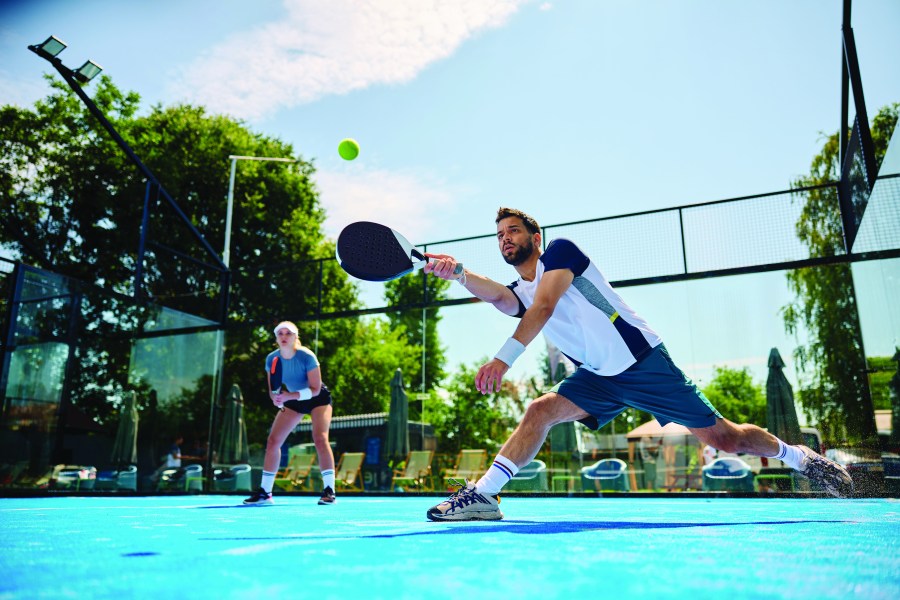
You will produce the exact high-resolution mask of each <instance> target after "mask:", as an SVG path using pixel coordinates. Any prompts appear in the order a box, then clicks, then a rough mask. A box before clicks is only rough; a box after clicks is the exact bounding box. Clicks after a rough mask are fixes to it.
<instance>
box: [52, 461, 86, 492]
mask: <svg viewBox="0 0 900 600" xmlns="http://www.w3.org/2000/svg"><path fill="white" fill-rule="evenodd" d="M96 482H97V469H96V467H90V466H80V465H56V466H55V467H54V468H53V474H52V475H51V476H50V483H51V487H54V488H56V489H75V490H78V491H83V490H93V489H94V484H95V483H96Z"/></svg>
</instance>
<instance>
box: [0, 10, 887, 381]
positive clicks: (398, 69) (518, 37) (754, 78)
mask: <svg viewBox="0 0 900 600" xmlns="http://www.w3.org/2000/svg"><path fill="white" fill-rule="evenodd" d="M841 4H842V3H841V1H840V0H791V1H790V2H784V1H782V0H759V1H755V2H737V1H722V0H694V1H686V0H685V1H680V2H675V1H662V0H658V1H649V0H648V1H634V2H610V1H606V0H580V1H577V0H576V1H557V2H542V1H519V0H452V1H451V0H447V1H441V2H438V1H432V2H426V1H424V0H394V1H362V0H357V1H351V0H329V1H328V2H321V1H315V0H283V1H281V2H275V1H265V2H255V3H250V2H246V1H245V0H191V1H190V2H184V1H175V0H156V1H154V2H150V1H137V0H135V1H130V2H121V1H113V0H80V1H79V2H71V1H66V0H37V1H25V0H20V1H6V2H4V3H2V5H0V56H2V58H3V60H2V61H0V104H20V105H29V104H31V103H32V102H33V101H34V100H36V99H38V98H41V97H43V96H44V95H46V93H47V87H46V85H45V83H44V81H43V79H42V78H41V74H42V73H43V72H47V71H48V69H49V65H47V64H46V63H45V62H44V61H42V60H41V59H40V58H38V57H37V56H35V55H34V54H32V53H31V52H29V51H28V50H27V49H26V46H27V45H28V44H34V43H38V42H41V41H43V40H44V39H45V38H46V36H48V35H50V34H54V35H56V36H57V37H59V38H61V39H62V40H64V41H65V42H66V43H67V44H68V45H69V48H68V49H67V50H66V51H65V53H64V54H62V55H61V58H63V60H64V62H65V63H66V64H67V65H69V66H72V67H77V66H78V65H80V64H81V62H82V61H83V60H85V59H87V58H92V59H93V60H95V61H96V62H98V63H99V64H101V65H102V66H103V67H104V72H105V73H106V74H107V75H109V76H111V77H112V78H113V80H114V81H115V83H116V85H118V86H119V87H120V88H123V89H128V90H133V91H136V92H138V93H139V94H140V95H141V96H142V98H143V102H144V106H145V107H148V106H150V105H151V104H154V103H160V102H161V103H164V104H171V103H177V102H191V103H196V104H202V105H205V106H207V107H208V108H209V109H210V110H211V111H212V112H225V113H228V114H231V115H233V116H236V117H238V118H241V119H243V120H245V121H246V122H247V124H248V125H249V126H250V127H251V128H253V129H254V130H256V131H260V132H262V133H265V134H267V135H271V136H275V137H279V138H281V139H283V140H286V141H288V142H291V143H292V144H294V147H295V148H296V149H297V151H298V152H299V153H300V154H301V155H302V156H303V157H304V158H308V159H313V160H314V161H315V163H316V165H317V167H318V176H317V182H318V185H319V188H320V190H321V198H322V202H323V204H324V206H325V207H326V209H327V211H328V215H329V216H328V220H327V222H326V229H327V231H329V232H330V233H332V234H336V233H337V232H338V231H339V230H340V228H341V227H342V226H343V225H345V224H346V223H348V222H351V221H354V220H359V219H371V220H378V221H381V222H385V223H389V224H391V225H392V226H394V227H395V228H397V229H400V230H401V231H403V232H404V233H406V234H407V236H408V237H409V238H410V239H411V241H413V243H423V242H429V241H435V240H443V239H451V238H457V237H465V236H472V235H480V234H485V233H489V232H491V231H492V230H493V215H494V213H495V211H496V208H497V207H498V206H500V205H509V206H516V207H519V208H521V209H523V210H525V211H527V212H529V213H531V214H533V215H534V216H535V217H537V218H538V220H539V221H540V222H541V223H542V224H553V223H561V222H567V221H574V220H579V219H585V218H594V217H606V216H612V215H616V214H623V213H630V212H635V211H642V210H650V209H657V208H666V207H671V206H676V205H680V204H687V203H695V202H703V201H709V200H718V199H724V198H730V197H736V196H744V195H749V194H757V193H765V192H771V191H777V190H783V189H786V188H788V187H789V185H790V182H791V180H792V179H794V178H795V177H797V176H799V175H802V174H804V173H806V172H808V169H809V164H810V161H811V159H812V157H813V156H814V155H815V154H816V153H817V152H818V151H819V150H820V148H821V144H822V139H823V134H825V133H830V132H833V131H835V130H836V129H837V126H838V121H839V109H840V27H841ZM853 27H854V32H855V34H856V39H857V47H858V51H859V56H860V63H861V70H862V76H863V82H864V86H865V94H866V101H867V104H868V107H869V112H870V115H874V113H875V112H876V111H877V109H878V108H880V107H881V106H883V105H885V104H887V103H890V102H896V101H900V72H898V69H897V59H896V57H898V56H900V36H898V35H897V32H898V28H900V2H897V1H896V0H865V1H861V0H858V1H857V2H855V3H854V6H853ZM344 137H354V138H356V139H357V140H358V141H359V142H360V144H361V147H362V151H361V154H360V156H359V158H358V159H356V160H355V161H353V162H347V161H343V160H342V159H340V158H339V156H338V154H337V144H338V142H339V141H340V140H341V139H342V138H344ZM227 168H228V161H227V157H224V156H223V159H222V169H223V171H225V170H226V169H227ZM163 183H165V181H163ZM225 192H226V191H225V190H223V202H224V198H225ZM461 258H463V259H464V257H461ZM595 259H597V260H598V263H600V266H601V268H602V260H600V259H599V257H595ZM498 260H499V257H498ZM512 278H513V273H512V271H510V279H512ZM782 279H783V277H782ZM775 285H776V286H777V284H775ZM629 294H630V292H629V291H627V290H626V291H625V292H624V295H625V298H626V300H628V299H630V296H629ZM635 295H637V296H640V297H643V296H644V295H645V293H644V292H640V293H636V294H635ZM648 295H649V296H650V297H649V298H648V299H647V300H646V303H647V304H646V307H647V308H646V309H645V310H644V312H645V313H650V314H654V313H658V314H659V315H660V317H659V318H660V320H662V319H665V318H666V309H665V304H664V303H661V302H658V301H654V300H653V297H652V293H650V294H648ZM770 296H771V294H770ZM636 308H639V307H636ZM639 310H640V308H639ZM451 314H452V313H451ZM650 314H648V315H647V318H648V319H649V320H650V321H651V324H653V323H654V321H653V318H651V316H650ZM770 317H771V315H767V316H765V317H763V318H770ZM471 318H472V319H473V321H474V320H478V322H482V317H481V316H479V317H477V319H476V318H475V317H474V316H473V317H471ZM445 321H446V319H445ZM483 322H484V323H485V325H484V328H482V329H481V331H482V332H483V337H484V338H485V340H486V341H485V342H484V343H483V344H482V342H481V341H480V339H479V341H478V342H477V343H474V342H472V343H470V344H466V343H465V340H464V339H459V336H460V335H462V334H461V333H459V332H458V331H456V332H449V331H448V333H447V336H446V337H447V339H448V343H449V344H450V345H451V346H455V347H457V348H458V347H459V346H467V348H466V350H465V352H463V351H462V350H457V349H453V350H452V351H451V357H453V358H454V359H456V360H465V361H469V360H470V359H469V358H468V357H469V356H470V355H472V354H475V355H481V354H489V353H490V354H492V353H493V351H494V349H495V347H497V346H499V344H500V343H501V342H502V340H503V339H504V338H505V336H507V335H509V333H510V332H511V330H512V326H513V324H512V323H510V322H509V321H506V320H504V319H503V318H502V317H499V316H497V317H488V316H484V317H483ZM657 328H658V329H659V328H660V327H657ZM457 329H459V328H457ZM675 329H677V327H673V328H672V331H673V333H672V337H674V338H676V339H673V340H671V341H670V342H669V345H670V349H671V346H672V345H673V344H674V345H676V346H678V345H683V346H684V348H685V350H684V352H685V358H684V361H683V362H684V363H687V364H693V363H696V364H697V365H701V364H705V363H707V362H710V361H707V360H706V359H705V358H702V357H694V358H688V357H687V353H688V350H687V348H688V347H689V346H691V345H692V344H696V343H697V342H696V341H693V342H692V341H690V340H689V339H688V338H684V337H683V336H681V334H680V333H677V332H675ZM663 333H664V335H665V333H666V332H663ZM478 337H479V338H481V337H482V335H479V336H478ZM667 339H668V338H667ZM895 341H896V340H895ZM765 345H766V344H763V346H765ZM690 352H691V353H692V354H693V351H690ZM720 354H721V353H720ZM756 354H757V356H756V359H755V360H757V362H758V360H759V359H760V357H762V358H764V357H765V356H766V355H767V354H768V347H764V348H762V349H760V350H759V351H758V352H757V353H756ZM782 354H783V355H785V358H786V359H787V358H788V356H787V355H789V354H790V348H782ZM713 355H714V356H713V360H712V362H715V352H713ZM678 356H679V355H678V354H677V353H676V358H678ZM723 360H726V359H723ZM729 360H730V359H729ZM735 360H737V359H735ZM735 364H739V361H738V362H736V363H735Z"/></svg>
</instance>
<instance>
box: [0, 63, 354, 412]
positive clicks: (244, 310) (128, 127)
mask: <svg viewBox="0 0 900 600" xmlns="http://www.w3.org/2000/svg"><path fill="white" fill-rule="evenodd" d="M50 81H51V86H52V91H51V94H50V95H49V96H48V97H47V98H45V99H43V100H41V101H39V102H37V103H35V105H34V107H32V108H20V107H15V106H4V107H2V108H0V198H2V202H0V231H2V235H0V246H2V248H3V249H4V250H5V251H6V252H8V253H11V254H12V255H13V256H16V257H19V258H21V260H22V261H23V262H25V263H29V264H32V265H36V266H39V267H42V268H44V269H46V270H48V271H51V272H53V273H58V274H62V275H66V276H69V277H73V278H76V279H78V280H80V281H87V282H90V283H94V284H96V285H98V286H100V287H101V288H103V289H104V290H106V291H111V292H118V293H123V294H127V295H131V294H133V293H134V291H135V289H134V272H135V268H136V266H137V262H136V261H137V246H138V238H139V233H140V231H141V229H140V227H141V217H142V211H143V204H144V199H145V193H146V189H147V188H146V185H145V182H144V180H143V177H142V175H141V173H140V172H139V171H138V169H137V168H136V167H135V166H134V165H132V164H131V163H130V162H129V160H128V159H127V157H126V156H125V155H124V153H123V152H122V151H121V150H120V149H119V147H118V146H117V145H116V144H115V142H114V141H113V140H112V139H111V138H110V136H109V135H108V134H107V133H106V131H105V130H104V129H103V128H102V127H100V125H99V124H98V123H97V121H96V120H95V118H94V117H93V116H92V115H91V114H90V113H89V112H88V110H87V109H86V107H85V106H84V105H83V104H82V102H81V101H80V100H79V99H78V98H77V97H76V96H75V94H74V93H73V92H72V90H71V89H69V87H68V86H67V85H66V84H65V83H62V82H61V81H59V80H56V79H53V78H50ZM92 90H93V99H94V102H95V103H96V104H97V106H98V107H99V109H100V110H101V111H102V112H103V113H104V114H105V115H106V116H107V117H108V118H109V120H110V122H111V123H112V124H113V126H114V127H115V128H116V130H117V131H118V132H119V133H120V134H121V135H122V137H123V138H124V139H125V140H126V141H127V142H128V143H129V145H131V147H132V148H133V149H134V151H135V153H136V154H137V155H138V156H139V157H140V158H141V160H142V161H143V162H144V163H145V164H146V166H147V167H148V168H149V169H150V170H151V171H152V172H153V173H154V174H155V175H156V176H157V177H158V178H159V180H160V182H161V183H162V185H163V186H164V188H165V189H166V190H167V191H168V193H169V194H170V195H171V197H172V198H173V199H174V200H175V201H176V202H177V203H178V206H179V207H180V209H181V210H182V211H183V212H184V214H185V215H187V218H188V219H189V221H190V223H191V224H193V226H194V227H196V228H197V230H199V231H200V233H201V234H202V235H203V236H204V237H205V239H206V240H207V241H208V242H209V244H210V246H211V247H212V248H213V249H214V250H215V251H216V252H219V251H221V249H222V248H223V246H224V237H225V216H226V202H225V196H226V193H227V188H228V177H229V170H228V167H229V160H228V156H229V155H232V154H237V155H248V156H274V157H295V158H296V157H297V153H296V152H295V151H294V149H293V147H292V146H290V145H289V144H286V143H284V142H282V141H280V140H277V139H274V138H270V137H266V136H263V135H260V134H257V133H254V132H252V131H250V130H249V129H248V128H247V127H246V126H245V125H244V124H242V123H240V122H238V121H235V120H233V119H230V118H228V117H223V116H216V115H209V114H207V113H206V111H205V110H204V109H203V108H202V107H196V106H187V105H179V106H170V107H164V106H154V107H152V108H151V109H150V110H149V112H148V114H146V115H144V116H137V112H138V108H139V102H140V98H139V96H138V95H137V94H134V93H123V92H121V91H120V90H119V89H118V88H116V86H115V85H114V84H113V83H112V81H111V80H110V79H109V78H107V77H102V78H100V79H99V80H98V81H97V82H96V83H94V84H92ZM314 173H315V169H314V167H313V165H312V163H311V162H308V161H305V160H303V159H302V158H299V159H298V160H297V162H295V163H293V164H283V163H262V162H252V161H241V162H240V163H239V165H238V173H237V177H236V185H235V196H234V198H235V202H234V219H233V225H232V240H231V256H232V260H231V267H232V269H233V272H232V279H231V285H230V292H231V303H230V311H229V314H228V315H227V322H228V332H227V335H226V351H225V357H226V364H225V389H226V390H227V388H228V386H229V385H230V384H231V383H236V384H238V385H239V386H240V387H241V388H242V390H244V392H245V394H247V395H246V396H245V397H246V398H247V399H248V413H249V414H248V415H247V417H248V422H253V421H257V420H258V421H260V422H262V421H269V422H270V421H271V405H270V403H268V402H257V401H256V400H257V399H258V398H260V396H263V397H264V393H265V380H264V378H263V374H262V367H261V363H262V360H263V357H264V356H265V354H266V353H267V352H269V351H271V350H272V349H273V345H272V337H271V331H270V327H271V325H274V323H276V322H277V321H278V320H281V319H283V318H290V319H293V320H295V321H298V324H300V326H301V330H302V333H303V335H304V341H305V342H307V343H308V344H309V343H310V342H311V340H313V339H315V335H314V334H315V333H319V334H320V335H319V336H318V337H319V342H320V343H319V347H320V348H321V353H320V360H322V361H323V363H325V362H326V361H327V360H328V359H329V358H330V357H331V356H333V355H334V353H335V352H336V350H337V348H338V347H339V346H340V344H342V343H344V342H343V340H347V339H352V336H350V335H349V332H351V331H355V328H356V324H355V323H354V322H352V320H347V319H344V320H339V321H335V322H333V323H328V324H327V325H326V324H322V326H321V327H320V328H317V329H320V330H321V331H316V329H315V326H316V322H315V321H314V318H315V315H316V314H318V312H323V313H327V312H336V311H343V310H350V309H353V308H356V307H357V306H358V305H359V302H358V300H357V290H356V287H355V286H354V285H353V284H352V283H351V282H349V280H348V278H347V276H346V274H345V273H344V272H343V271H342V270H341V269H340V268H339V267H338V265H337V264H336V263H335V261H333V260H328V261H326V260H323V259H324V258H326V257H327V258H331V257H333V256H334V245H333V243H332V242H329V241H327V240H325V238H324V235H323V232H322V229H321V223H322V220H323V218H324V213H323V210H322V208H321V206H320V204H319V200H318V193H317V191H316V188H315V185H314V182H313V176H314ZM149 200H150V204H151V215H152V216H151V219H150V221H149V228H148V245H147V254H146V256H145V264H144V268H145V273H144V275H145V278H144V285H143V288H142V290H141V291H142V292H143V293H144V296H145V297H148V298H149V299H151V300H152V301H153V303H154V304H163V305H166V306H168V307H172V308H176V309H178V310H181V311H184V312H187V313H189V314H195V315H200V316H204V317H206V318H208V319H212V320H215V319H218V314H216V310H215V309H217V308H218V304H217V303H216V300H217V296H218V294H219V293H221V292H222V291H223V290H222V289H221V288H220V287H219V275H218V273H217V272H216V271H215V270H214V269H211V268H209V267H207V266H203V265H202V263H203V262H206V263H211V262H213V261H212V260H211V257H209V256H208V254H206V252H205V250H204V249H203V247H202V245H201V244H200V243H198V242H197V240H196V239H195V238H194V236H193V235H192V234H191V232H190V231H189V228H188V227H187V226H186V225H185V224H184V223H183V222H181V221H180V220H179V219H178V218H177V215H176V212H175V210H174V209H173V208H172V207H171V206H169V204H168V203H167V202H166V201H165V200H164V199H163V198H160V197H157V195H156V194H152V195H151V197H150V199H149ZM320 276H321V278H322V285H319V277H320ZM78 293H79V290H73V295H72V296H71V299H70V302H71V303H72V304H75V303H77V310H75V311H74V314H78V315H79V317H80V319H81V321H80V326H79V333H80V338H79V339H78V341H77V344H78V345H77V349H76V350H77V351H76V352H75V356H76V362H77V364H76V366H75V368H74V369H73V370H72V372H71V375H72V378H71V380H70V381H69V389H70V390H71V395H70V397H71V398H72V401H73V402H74V403H75V404H76V405H78V406H79V408H80V409H81V410H83V411H84V412H86V413H87V414H89V415H91V416H92V417H94V418H95V419H97V420H98V421H99V422H101V423H103V422H107V421H109V420H111V419H112V418H114V417H115V414H114V410H115V409H114V406H113V404H112V403H110V401H109V397H110V396H111V395H116V394H119V393H121V391H122V390H123V389H124V388H125V387H126V386H129V387H130V386H133V385H134V382H129V381H128V378H129V355H130V352H129V347H130V344H131V343H132V338H133V337H134V336H135V335H136V333H137V332H139V331H140V330H141V329H142V327H143V326H144V324H145V323H150V322H152V321H153V320H154V319H157V318H158V316H159V312H158V309H157V308H155V307H154V306H146V307H145V306H143V305H141V304H140V303H135V302H133V301H130V300H129V299H128V298H127V297H126V298H123V297H120V296H113V295H109V296H107V295H105V294H98V293H97V292H96V291H93V290H91V291H88V292H86V293H84V294H81V295H78ZM67 310H68V309H67V308H65V307H64V309H63V310H60V309H59V307H58V306H57V307H56V308H52V309H50V310H44V311H38V310H36V311H34V313H35V314H34V315H33V318H34V321H35V323H40V322H43V323H45V325H44V326H43V327H42V328H40V329H36V331H41V332H42V333H41V335H42V336H43V337H46V336H50V337H53V336H57V337H58V336H59V335H62V334H64V333H65V331H66V326H67V318H68V314H69V313H68V312H67ZM111 315H114V316H115V318H110V316H111ZM261 324H264V325H261ZM163 358H164V357H163ZM161 368H162V365H161ZM145 391H146V390H145ZM191 393H194V394H195V398H194V399H195V400H196V401H197V403H198V404H200V403H206V406H207V407H208V406H209V394H210V393H212V390H211V387H210V386H209V385H204V384H203V383H202V382H197V385H196V386H195V387H194V391H193V392H191V390H190V389H185V390H184V391H183V392H182V394H180V396H179V397H181V398H186V397H188V396H189V395H190V394H191ZM254 411H255V412H254Z"/></svg>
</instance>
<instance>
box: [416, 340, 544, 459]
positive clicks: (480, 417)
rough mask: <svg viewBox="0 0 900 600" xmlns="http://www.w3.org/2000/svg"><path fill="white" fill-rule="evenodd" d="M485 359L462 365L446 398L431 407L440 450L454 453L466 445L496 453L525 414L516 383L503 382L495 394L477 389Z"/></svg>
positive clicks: (520, 392)
mask: <svg viewBox="0 0 900 600" xmlns="http://www.w3.org/2000/svg"><path fill="white" fill-rule="evenodd" d="M485 362H487V359H486V358H485V359H482V360H481V361H480V362H477V363H473V364H472V365H468V366H467V365H461V366H460V368H459V369H458V370H457V371H456V372H455V373H454V374H453V375H452V376H451V377H450V379H449V381H448V382H447V384H446V391H447V394H448V398H447V401H446V402H443V403H434V407H433V408H430V409H429V411H428V416H429V420H431V423H432V425H433V426H434V430H435V437H436V438H437V440H438V447H437V451H438V452H439V453H447V454H451V455H455V454H456V453H457V452H459V451H460V450H461V449H463V448H486V449H487V450H488V452H489V453H492V452H496V451H497V450H499V449H500V446H501V445H502V444H503V442H504V441H506V438H507V437H509V434H510V432H511V431H512V430H513V428H514V427H515V425H516V423H517V421H518V416H519V415H521V414H522V412H523V410H524V405H525V402H526V398H525V397H524V396H523V394H522V390H521V387H520V386H519V385H517V384H516V383H515V382H512V381H504V382H503V384H502V387H501V390H500V392H497V393H494V394H487V395H485V394H482V393H481V392H479V391H478V390H477V389H476V388H475V383H474V381H475V375H476V374H477V373H478V369H479V367H480V366H481V365H482V364H484V363H485Z"/></svg>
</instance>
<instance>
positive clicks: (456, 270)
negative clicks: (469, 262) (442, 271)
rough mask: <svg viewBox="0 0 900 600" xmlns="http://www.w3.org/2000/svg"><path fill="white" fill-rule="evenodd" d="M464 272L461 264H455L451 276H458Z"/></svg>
mask: <svg viewBox="0 0 900 600" xmlns="http://www.w3.org/2000/svg"><path fill="white" fill-rule="evenodd" d="M464 270H465V269H464V268H463V264H462V263H456V268H455V269H453V274H454V275H459V274H460V273H462V272H463V271H464Z"/></svg>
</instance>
